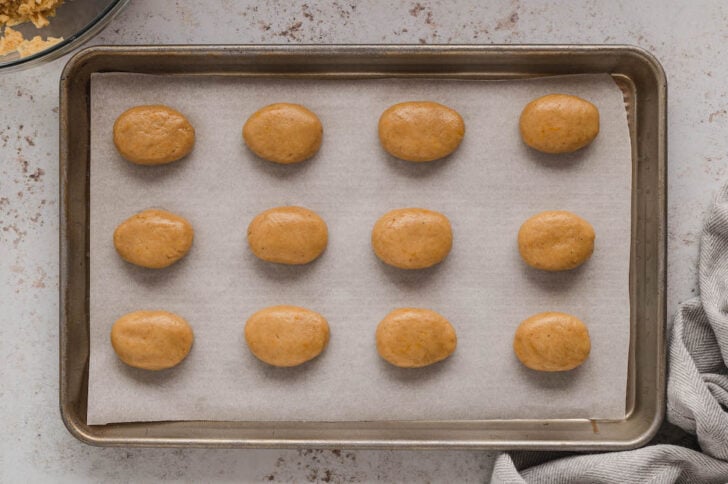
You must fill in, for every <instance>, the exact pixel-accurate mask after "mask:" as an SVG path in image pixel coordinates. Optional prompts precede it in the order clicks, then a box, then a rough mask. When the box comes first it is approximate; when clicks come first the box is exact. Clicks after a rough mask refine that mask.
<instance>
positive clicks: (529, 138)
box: [519, 94, 599, 154]
mask: <svg viewBox="0 0 728 484" xmlns="http://www.w3.org/2000/svg"><path fill="white" fill-rule="evenodd" d="M519 125H520V130H521V138H523V141H524V143H526V144H527V145H528V146H530V147H531V148H533V149H535V150H538V151H542V152H544V153H552V154H558V153H571V152H572V151H576V150H579V149H581V148H584V147H585V146H587V145H588V144H589V143H591V142H592V141H594V138H596V137H597V134H599V110H598V109H597V107H596V106H594V105H593V104H592V103H590V102H589V101H587V100H585V99H582V98H580V97H577V96H571V95H569V94H549V95H546V96H543V97H540V98H538V99H535V100H533V101H531V102H530V103H528V104H527V105H526V107H525V108H524V109H523V112H522V113H521V119H520V123H519Z"/></svg>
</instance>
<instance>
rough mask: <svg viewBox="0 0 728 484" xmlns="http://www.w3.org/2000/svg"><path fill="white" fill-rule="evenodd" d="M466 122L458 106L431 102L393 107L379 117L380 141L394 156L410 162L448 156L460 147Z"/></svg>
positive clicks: (412, 102)
mask: <svg viewBox="0 0 728 484" xmlns="http://www.w3.org/2000/svg"><path fill="white" fill-rule="evenodd" d="M464 135H465V122H464V121H463V118H462V117H461V116H460V114H458V112H457V111H455V110H454V109H450V108H449V107H447V106H443V105H442V104H438V103H435V102H431V101H410V102H404V103H399V104H395V105H393V106H390V107H389V108H388V109H387V110H386V111H384V113H382V116H381V117H380V118H379V141H380V142H381V143H382V147H383V148H384V149H385V150H386V151H387V152H388V153H389V154H390V155H392V156H395V157H397V158H400V159H402V160H406V161H433V160H438V159H440V158H444V157H445V156H447V155H449V154H450V153H452V152H453V151H455V150H456V149H457V147H458V146H460V142H461V141H462V139H463V136H464Z"/></svg>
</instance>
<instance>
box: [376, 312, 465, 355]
mask: <svg viewBox="0 0 728 484" xmlns="http://www.w3.org/2000/svg"><path fill="white" fill-rule="evenodd" d="M376 339H377V351H378V352H379V356H381V357H382V358H384V359H385V360H387V361H388V362H389V363H391V364H393V365H395V366H400V367H402V368H420V367H423V366H427V365H431V364H433V363H437V362H438V361H441V360H444V359H445V358H447V357H448V356H450V355H451V354H452V353H453V352H454V351H455V347H456V346H457V335H456V334H455V328H453V327H452V325H451V324H450V322H449V321H448V320H447V319H445V318H444V317H443V316H442V315H440V314H438V313H436V312H435V311H431V310H429V309H419V308H401V309H395V310H394V311H392V312H391V313H389V314H388V315H387V316H386V317H385V318H384V319H383V320H382V322H380V323H379V326H377V333H376Z"/></svg>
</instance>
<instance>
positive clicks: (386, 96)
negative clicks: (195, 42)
mask: <svg viewBox="0 0 728 484" xmlns="http://www.w3.org/2000/svg"><path fill="white" fill-rule="evenodd" d="M557 91H561V92H568V93H573V94H576V95H580V96H582V97H585V98H587V99H589V100H590V101H592V102H593V103H595V104H596V105H597V106H598V108H599V109H600V112H601V121H602V126H601V133H600V135H599V137H598V138H597V140H596V141H595V142H594V143H593V144H592V145H591V146H590V147H588V148H587V149H585V150H583V151H581V152H579V153H576V154H573V155H567V156H559V157H553V156H548V155H541V154H538V153H536V152H533V151H532V150H529V149H527V148H526V147H524V146H523V144H522V143H521V142H520V139H519V137H518V129H517V120H518V116H519V114H520V110H521V109H522V107H523V106H524V105H525V104H526V103H527V102H528V101H530V100H531V99H532V98H534V97H537V96H539V95H542V94H546V93H550V92H557ZM413 99H432V100H436V101H438V102H442V103H444V104H446V105H448V106H451V107H453V108H454V109H456V110H458V111H459V112H460V113H461V114H462V115H463V117H464V119H465V122H466V129H467V132H466V135H465V139H464V141H463V143H462V145H461V147H460V149H459V150H458V151H457V152H456V153H455V154H454V155H453V156H451V157H449V158H448V159H446V160H441V161H439V162H434V163H431V164H410V163H407V162H403V161H398V160H395V159H393V158H391V157H389V156H387V155H386V154H385V153H383V152H382V151H381V149H380V148H379V144H378V140H377V133H376V125H377V120H378V118H379V115H380V114H381V112H382V111H383V110H384V109H386V108H387V107H388V106H389V105H391V104H393V103H395V102H400V101H403V100H413ZM281 101H288V102H299V103H302V104H305V105H306V106H308V107H309V108H311V109H312V110H313V111H315V112H316V113H317V114H318V115H319V117H320V118H321V120H322V122H323V124H324V133H325V134H324V143H323V146H322V148H321V151H320V152H319V153H318V155H317V156H316V157H315V158H313V159H311V160H309V161H307V162H305V163H303V164H301V165H298V166H277V165H273V164H270V163H268V162H264V161H262V160H259V159H257V158H256V157H255V156H253V155H252V154H251V153H250V152H248V151H247V150H246V149H245V147H244V145H243V143H242V140H241V135H240V132H241V127H242V124H243V123H244V121H245V119H247V117H248V116H249V115H250V114H252V113H253V112H254V111H255V110H256V109H258V108H260V107H262V106H264V105H266V104H269V103H272V102H281ZM153 103H165V104H169V105H171V106H174V107H175V108H177V109H179V110H180V111H182V112H184V113H185V114H186V115H187V116H188V118H189V119H190V121H191V122H192V123H193V125H194V126H195V129H196V131H197V143H196V146H195V150H194V152H193V153H192V154H191V155H190V156H189V157H188V158H186V159H185V160H182V161H180V162H177V163H175V164H172V165H169V166H165V167H153V168H150V167H139V166H135V165H132V164H130V163H128V162H126V161H124V160H123V159H121V158H120V156H119V155H118V154H117V153H116V151H115V149H114V146H113V143H112V139H111V129H112V125H113V122H114V120H115V119H116V117H117V116H118V115H119V114H120V113H121V112H122V111H124V110H125V109H127V108H128V107H131V106H134V105H138V104H153ZM91 105H92V119H91V183H90V185H91V197H90V198H91V216H90V225H91V234H90V247H91V251H90V265H91V269H90V284H91V294H90V330H91V343H90V351H91V354H90V362H89V389H88V415H87V422H88V423H89V424H103V423H109V422H124V421H150V420H322V421H334V420H411V419H428V420H431V419H458V420H467V419H486V418H487V419H498V418H503V419H513V418H538V419H543V418H578V417H588V418H605V419H619V418H624V413H625V393H626V381H627V352H628V345H629V293H628V289H629V288H628V273H629V247H630V200H631V151H630V143H629V133H628V129H627V122H626V113H625V110H624V104H623V98H622V93H621V91H620V90H619V89H618V88H617V86H616V85H615V84H614V82H613V81H612V79H611V78H610V77H609V76H607V75H594V76H571V77H562V78H550V79H540V80H530V81H507V82H482V81H444V80H437V81H433V80H394V79H383V80H367V81H333V80H327V81H321V80H271V79H243V78H235V77H184V76H166V77H165V76H159V77H157V76H145V75H135V74H96V75H94V77H93V79H92V84H91ZM288 204H294V205H302V206H306V207H308V208H311V209H313V210H315V211H317V212H318V213H319V214H320V215H321V216H322V217H323V218H324V219H325V220H326V221H327V223H328V226H329V232H330V233H329V237H330V239H329V246H328V248H327V250H326V252H325V253H324V255H323V256H322V257H321V258H320V259H319V260H317V261H316V262H314V263H312V264H310V265H308V266H304V267H285V266H278V265H271V264H268V263H265V262H262V261H258V260H257V259H256V258H255V257H254V256H253V255H252V254H251V253H250V252H249V250H248V249H247V245H246V240H245V230H246V227H247V224H248V223H249V221H250V220H251V219H252V218H253V217H254V216H255V215H256V214H257V213H259V212H260V211H262V210H265V209H267V208H270V207H273V206H279V205H288ZM407 206H419V207H424V208H429V209H433V210H438V211H441V212H443V213H445V214H446V215H447V216H448V217H449V218H450V221H451V223H452V226H453V231H454V238H455V240H454V246H453V251H452V252H451V254H450V255H449V257H448V258H447V259H446V260H445V262H444V263H442V264H440V265H439V266H436V267H435V268H432V269H428V270H425V271H415V272H409V271H400V270H397V269H394V268H390V267H388V266H385V265H383V264H382V263H380V262H379V261H378V259H377V258H376V256H374V254H373V253H372V251H371V248H370V246H369V239H370V231H371V227H372V225H373V224H374V222H375V221H376V219H377V218H378V217H379V216H380V215H381V214H383V213H385V212H386V211H388V210H390V209H392V208H398V207H407ZM151 207H158V208H165V209H167V210H171V211H173V212H175V213H178V214H180V215H182V216H184V217H186V218H187V219H188V220H190V221H191V222H192V224H193V226H194V227H195V231H196V235H195V244H194V247H193V249H192V251H191V252H190V254H188V256H187V257H186V258H185V259H183V260H182V261H181V262H179V263H177V264H175V265H174V266H172V267H170V268H168V269H165V270H161V271H152V270H146V269H141V268H137V267H134V266H131V265H129V264H127V263H125V262H123V261H122V260H120V258H119V257H118V256H117V255H116V253H115V251H114V248H113V244H112V234H113V231H114V228H115V227H116V225H117V224H118V223H120V222H121V221H122V220H124V219H126V218H127V217H128V216H130V215H131V214H133V213H135V212H137V211H140V210H143V209H146V208H151ZM547 209H565V210H571V211H574V212H576V213H578V214H580V215H581V216H583V217H585V218H586V219H588V220H589V221H591V222H592V224H593V225H594V227H595V231H596V233H597V242H596V251H595V254H594V256H593V257H592V259H591V260H590V261H589V262H587V263H586V264H585V265H584V266H582V267H581V268H579V269H576V270H575V271H571V272H567V273H555V274H551V273H543V272H539V271H536V270H533V269H529V268H528V267H526V266H525V265H524V264H523V263H522V262H521V261H520V258H519V255H518V250H517V247H516V234H517V231H518V228H519V226H520V224H521V223H522V222H523V221H524V220H525V219H526V218H528V217H529V216H530V215H532V214H534V213H536V212H539V211H542V210H547ZM275 304H295V305H300V306H305V307H308V308H310V309H313V310H316V311H318V312H320V313H322V314H323V315H324V316H326V317H327V319H328V320H329V324H330V325H331V332H332V337H331V341H330V343H329V346H328V348H327V350H326V351H325V353H324V354H323V355H322V356H321V357H319V358H318V359H317V360H314V361H313V362H311V363H308V364H306V365H304V366H302V367H298V368H293V369H275V368H270V367H267V366H266V365H264V364H263V363H260V362H258V361H257V360H256V359H255V358H254V357H253V356H252V355H251V354H250V353H249V352H248V350H247V348H246V347H245V342H244V338H243V335H242V333H243V326H244V324H245V320H246V319H247V317H248V316H249V315H251V314H252V313H253V312H255V311H256V310H258V309H260V308H263V307H266V306H270V305H275ZM402 306H419V307H428V308H431V309H434V310H437V311H438V312H440V313H442V314H443V315H445V316H446V317H447V318H448V319H449V320H450V321H451V322H452V323H453V325H454V326H455V328H456V330H457V332H458V337H459V342H458V349H457V351H456V352H455V354H454V355H453V356H452V357H451V358H449V359H448V360H446V361H445V362H443V363H441V364H438V365H435V366H432V367H429V368H425V369H419V370H403V369H397V368H394V367H391V366H389V365H388V364H387V363H385V362H384V361H382V360H380V358H379V357H378V355H377V353H376V349H375V345H374V331H375V328H376V325H377V324H378V322H379V321H380V320H381V318H382V317H384V315H386V314H387V313H388V312H389V311H390V310H391V309H393V308H395V307H402ZM137 309H166V310H170V311H173V312H176V313H178V314H180V315H182V316H183V317H185V318H186V319H187V320H188V321H189V322H190V323H191V324H192V326H193V328H194V330H195V335H196V340H195V345H194V347H193V349H192V352H191V354H190V356H189V357H188V358H187V359H186V360H185V362H183V363H182V364H181V365H180V366H179V367H177V368H174V369H171V370H166V371H163V372H157V373H147V372H143V371H140V370H135V369H132V368H127V367H125V366H124V365H123V364H122V363H120V362H119V361H118V359H117V358H116V356H115V355H114V353H113V350H112V348H111V345H110V344H109V332H110V328H111V325H112V324H113V322H114V321H115V320H116V319H117V318H118V317H119V316H121V315H123V314H125V313H126V312H129V311H134V310H137ZM550 310H554V311H565V312H569V313H572V314H575V315H577V316H579V317H580V318H582V319H583V320H584V321H585V322H586V323H587V324H588V326H589V330H590V333H591V336H592V353H591V356H590V358H589V359H588V360H587V362H586V363H585V364H584V365H582V366H581V367H580V368H578V369H577V370H574V371H571V372H567V373H557V374H540V373H536V372H533V371H531V370H528V369H526V368H524V367H523V366H522V365H521V364H520V363H519V362H518V361H517V359H516V358H515V356H514V355H513V352H512V349H511V341H512V336H513V332H514V331H515V328H516V327H517V325H518V323H519V322H520V321H521V320H522V319H524V318H526V317H528V316H530V315H532V314H533V313H536V312H541V311H550Z"/></svg>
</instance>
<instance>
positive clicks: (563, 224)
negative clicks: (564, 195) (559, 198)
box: [518, 210, 596, 271]
mask: <svg viewBox="0 0 728 484" xmlns="http://www.w3.org/2000/svg"><path fill="white" fill-rule="evenodd" d="M595 238H596V236H595V234H594V228H593V227H592V226H591V224H590V223H589V222H587V221H586V220H584V219H583V218H581V217H579V216H578V215H576V214H573V213H571V212H567V211H565V210H556V211H547V212H541V213H539V214H537V215H534V216H533V217H531V218H529V219H528V220H526V221H525V222H524V223H523V225H521V229H520V230H519V231H518V250H519V251H520V253H521V257H522V258H523V260H524V261H525V262H526V263H527V264H528V265H530V266H531V267H534V268H536V269H541V270H544V271H567V270H570V269H575V268H577V267H579V266H580V265H581V264H583V263H584V262H586V261H587V259H589V257H591V255H592V253H593V252H594V239H595Z"/></svg>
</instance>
